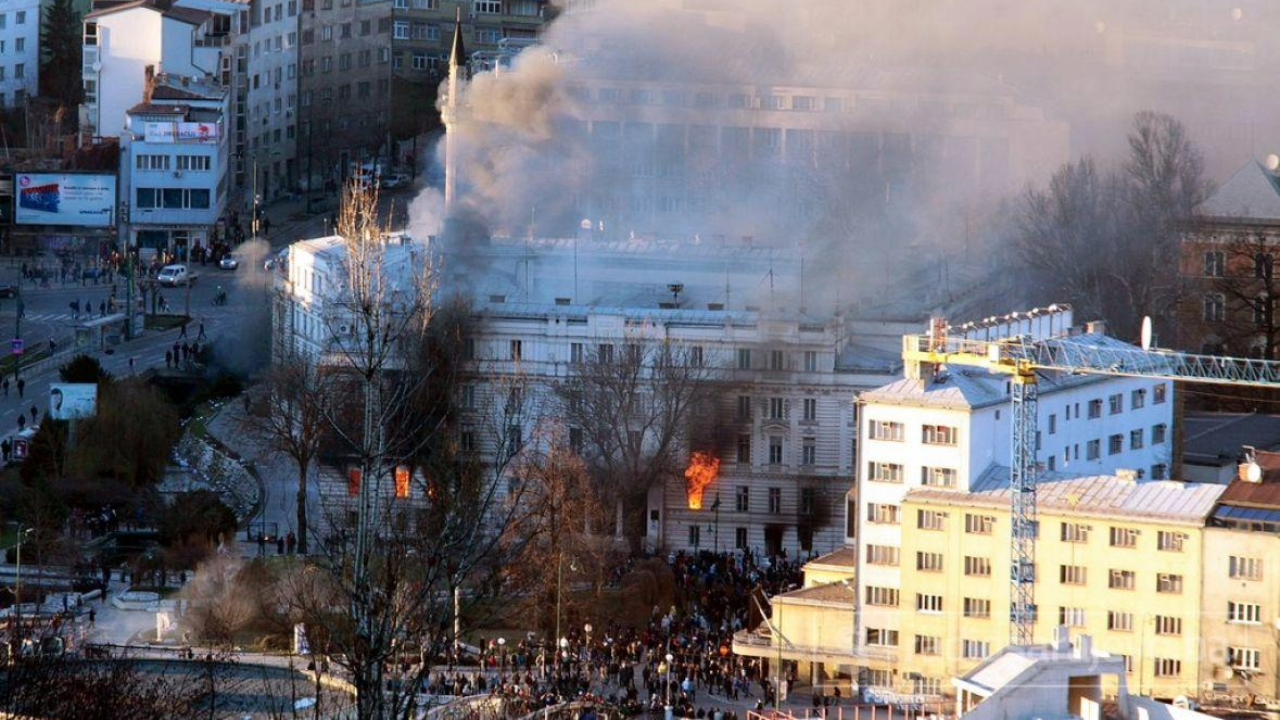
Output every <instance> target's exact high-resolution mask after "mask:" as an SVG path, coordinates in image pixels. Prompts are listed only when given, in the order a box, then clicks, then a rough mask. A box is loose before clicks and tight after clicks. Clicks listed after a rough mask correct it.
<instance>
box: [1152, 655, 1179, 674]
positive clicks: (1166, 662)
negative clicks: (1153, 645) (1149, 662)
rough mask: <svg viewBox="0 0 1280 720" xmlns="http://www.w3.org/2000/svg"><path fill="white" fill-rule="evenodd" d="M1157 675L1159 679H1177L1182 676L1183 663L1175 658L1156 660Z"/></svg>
mask: <svg viewBox="0 0 1280 720" xmlns="http://www.w3.org/2000/svg"><path fill="white" fill-rule="evenodd" d="M1155 674H1156V677H1158V678H1176V677H1178V676H1180V675H1182V661H1181V660H1177V659H1174V658H1160V657H1158V658H1156V659H1155Z"/></svg>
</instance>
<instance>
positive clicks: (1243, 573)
mask: <svg viewBox="0 0 1280 720" xmlns="http://www.w3.org/2000/svg"><path fill="white" fill-rule="evenodd" d="M1227 574H1228V576H1229V577H1231V578H1232V579H1235V580H1261V579H1262V558H1252V557H1240V556H1238V555H1232V556H1230V557H1229V558H1228V561H1227Z"/></svg>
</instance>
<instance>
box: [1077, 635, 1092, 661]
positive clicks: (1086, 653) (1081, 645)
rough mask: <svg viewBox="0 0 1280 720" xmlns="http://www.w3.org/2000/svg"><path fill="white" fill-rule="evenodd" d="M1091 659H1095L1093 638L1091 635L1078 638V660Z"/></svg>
mask: <svg viewBox="0 0 1280 720" xmlns="http://www.w3.org/2000/svg"><path fill="white" fill-rule="evenodd" d="M1091 657H1093V638H1092V637H1091V636H1089V635H1081V636H1080V637H1078V638H1076V659H1078V660H1088V659H1089V658H1091Z"/></svg>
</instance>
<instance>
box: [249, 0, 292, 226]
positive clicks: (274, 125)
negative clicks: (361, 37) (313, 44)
mask: <svg viewBox="0 0 1280 720" xmlns="http://www.w3.org/2000/svg"><path fill="white" fill-rule="evenodd" d="M299 25H300V22H299V7H298V0H279V1H278V2H268V1H267V0H253V1H252V2H250V3H249V32H248V34H247V36H245V37H244V38H243V39H242V40H241V42H239V43H238V44H237V45H236V64H237V72H236V73H235V74H234V75H233V77H234V78H235V80H234V83H235V86H236V95H237V97H238V98H239V106H238V108H237V116H236V131H237V146H238V147H239V148H240V149H241V150H240V153H239V157H237V158H236V177H237V180H236V184H237V185H238V186H240V187H243V188H245V189H246V190H247V191H248V192H249V193H256V194H257V195H258V196H259V197H260V199H261V201H262V202H269V201H271V200H274V199H276V198H277V197H279V196H281V195H283V194H285V193H289V192H292V191H293V190H294V189H296V188H297V185H298V180H299V175H298V173H299V168H298V61H299V57H298V54H299V49H300V48H299V44H298V37H299ZM246 58H247V63H246V62H245V60H246ZM255 169H256V171H257V176H256V178H255V176H254V171H255Z"/></svg>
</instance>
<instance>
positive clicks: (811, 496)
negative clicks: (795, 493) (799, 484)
mask: <svg viewBox="0 0 1280 720" xmlns="http://www.w3.org/2000/svg"><path fill="white" fill-rule="evenodd" d="M817 500H818V491H817V489H816V488H811V487H806V488H800V514H801V515H804V516H808V515H812V514H813V509H814V507H815V506H816V505H817Z"/></svg>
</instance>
